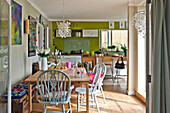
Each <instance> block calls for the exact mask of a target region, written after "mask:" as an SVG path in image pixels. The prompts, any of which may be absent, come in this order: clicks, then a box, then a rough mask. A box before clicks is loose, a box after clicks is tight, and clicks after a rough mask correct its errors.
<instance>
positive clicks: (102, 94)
mask: <svg viewBox="0 0 170 113" xmlns="http://www.w3.org/2000/svg"><path fill="white" fill-rule="evenodd" d="M100 89H101V92H102V95H103V99H104V102H105V104H107V103H106V99H105V96H104V92H103V88H102V86H101V87H100Z"/></svg>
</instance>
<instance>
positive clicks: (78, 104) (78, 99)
mask: <svg viewBox="0 0 170 113" xmlns="http://www.w3.org/2000/svg"><path fill="white" fill-rule="evenodd" d="M79 96H80V94H79V93H77V111H79V106H80V102H79V101H80V97H79Z"/></svg>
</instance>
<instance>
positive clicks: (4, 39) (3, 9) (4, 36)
mask: <svg viewBox="0 0 170 113" xmlns="http://www.w3.org/2000/svg"><path fill="white" fill-rule="evenodd" d="M0 1H1V2H0V45H8V4H7V3H6V1H5V0H0Z"/></svg>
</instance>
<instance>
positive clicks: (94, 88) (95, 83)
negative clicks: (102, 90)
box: [75, 68, 102, 113]
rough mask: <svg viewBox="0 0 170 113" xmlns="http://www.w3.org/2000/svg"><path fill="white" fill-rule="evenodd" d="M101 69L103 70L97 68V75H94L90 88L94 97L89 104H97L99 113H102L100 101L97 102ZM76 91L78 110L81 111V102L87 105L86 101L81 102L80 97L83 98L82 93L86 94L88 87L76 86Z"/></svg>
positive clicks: (90, 92)
mask: <svg viewBox="0 0 170 113" xmlns="http://www.w3.org/2000/svg"><path fill="white" fill-rule="evenodd" d="M101 71H102V69H101V68H97V69H96V75H95V77H94V80H93V83H92V84H91V87H90V88H89V94H90V95H91V97H92V99H90V100H92V103H89V104H90V105H96V106H97V110H98V113H100V110H99V105H98V102H97V87H98V84H99V83H100V75H101ZM75 91H76V92H77V110H78V111H79V106H80V104H81V105H86V103H80V99H81V98H80V95H83V94H86V88H83V87H78V88H76V90H75ZM94 100H95V103H93V102H94Z"/></svg>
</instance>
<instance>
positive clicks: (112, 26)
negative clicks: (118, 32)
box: [109, 21, 115, 29]
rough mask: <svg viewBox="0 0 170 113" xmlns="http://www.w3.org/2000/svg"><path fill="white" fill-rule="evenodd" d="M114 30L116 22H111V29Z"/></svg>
mask: <svg viewBox="0 0 170 113" xmlns="http://www.w3.org/2000/svg"><path fill="white" fill-rule="evenodd" d="M114 28H115V24H114V21H111V22H109V29H114Z"/></svg>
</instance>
